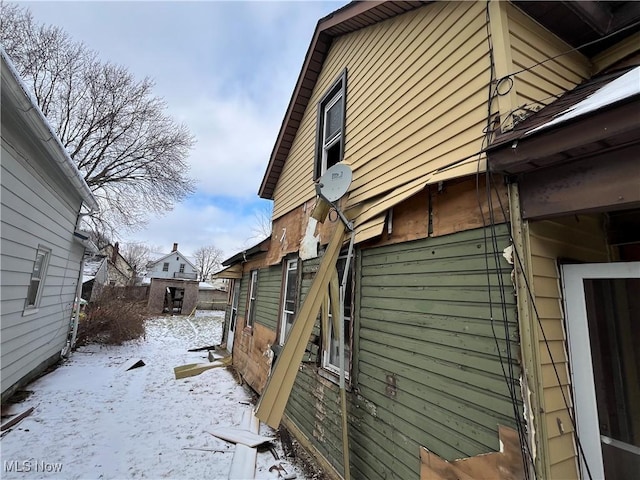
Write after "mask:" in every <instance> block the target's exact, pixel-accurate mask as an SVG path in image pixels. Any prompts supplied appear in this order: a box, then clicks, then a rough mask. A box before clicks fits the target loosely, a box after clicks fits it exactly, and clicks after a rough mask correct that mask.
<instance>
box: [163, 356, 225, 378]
mask: <svg viewBox="0 0 640 480" xmlns="http://www.w3.org/2000/svg"><path fill="white" fill-rule="evenodd" d="M230 363H231V357H225V358H223V359H222V360H219V361H215V362H208V363H189V364H187V365H180V366H178V367H173V374H174V375H175V377H176V380H178V379H180V378H186V377H193V376H195V375H200V374H201V373H202V372H204V371H206V370H210V369H212V368H218V367H226V366H227V365H229V364H230Z"/></svg>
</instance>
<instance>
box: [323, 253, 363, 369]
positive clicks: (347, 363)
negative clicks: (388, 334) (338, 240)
mask: <svg viewBox="0 0 640 480" xmlns="http://www.w3.org/2000/svg"><path fill="white" fill-rule="evenodd" d="M347 256H348V254H347V252H342V253H341V254H340V256H339V257H338V262H340V261H341V260H345V265H346V258H347ZM342 271H343V272H344V269H343V270H342ZM338 282H340V283H342V273H340V269H338ZM349 283H350V284H351V288H350V289H349V291H348V292H346V291H345V305H346V301H347V298H349V300H350V306H349V308H350V313H351V315H350V316H349V317H348V318H349V328H348V332H347V330H346V329H345V337H346V336H347V335H346V334H347V333H348V339H349V346H348V349H345V359H344V367H345V368H344V370H345V372H344V373H345V379H346V380H347V381H348V380H350V379H351V369H352V360H353V343H354V342H353V331H354V322H355V318H354V317H355V314H354V311H355V251H354V252H353V253H352V255H351V264H350V265H349V274H348V277H347V285H349ZM327 309H328V312H329V314H328V317H329V335H328V338H329V345H322V353H321V357H322V358H321V361H320V366H321V367H322V370H323V371H325V372H328V373H329V374H330V375H331V376H339V375H340V366H339V365H336V364H334V363H331V361H330V356H331V351H330V349H331V346H332V344H333V342H334V341H335V340H334V338H333V320H332V318H331V304H330V302H328V303H327ZM346 318H347V317H346V316H345V319H346Z"/></svg>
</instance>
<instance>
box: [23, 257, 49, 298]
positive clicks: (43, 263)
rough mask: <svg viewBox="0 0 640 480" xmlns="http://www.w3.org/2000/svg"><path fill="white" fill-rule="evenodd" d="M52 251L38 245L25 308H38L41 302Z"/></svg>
mask: <svg viewBox="0 0 640 480" xmlns="http://www.w3.org/2000/svg"><path fill="white" fill-rule="evenodd" d="M50 253H51V251H50V250H49V249H47V248H45V247H42V246H38V250H37V251H36V259H35V261H34V262H33V270H32V271H31V280H30V282H29V290H28V291H27V300H26V305H25V308H37V307H38V305H39V303H40V297H41V296H42V287H43V285H44V278H45V275H46V271H47V266H48V264H49V255H50Z"/></svg>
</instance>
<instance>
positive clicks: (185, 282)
mask: <svg viewBox="0 0 640 480" xmlns="http://www.w3.org/2000/svg"><path fill="white" fill-rule="evenodd" d="M146 277H147V278H148V279H149V281H150V287H149V301H148V308H149V310H150V311H151V313H171V314H174V313H175V314H189V313H191V312H192V311H193V310H195V308H196V306H197V303H198V290H199V289H198V285H199V282H198V280H197V279H198V270H197V268H196V266H195V265H194V264H193V263H192V262H191V261H190V260H189V259H188V258H187V257H186V256H185V255H183V254H182V253H180V252H179V251H178V244H177V243H174V244H173V248H172V249H171V253H169V254H167V255H163V256H161V257H160V258H157V259H156V260H153V261H151V262H149V263H148V264H147V274H146Z"/></svg>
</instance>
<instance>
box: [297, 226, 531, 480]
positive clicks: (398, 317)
mask: <svg viewBox="0 0 640 480" xmlns="http://www.w3.org/2000/svg"><path fill="white" fill-rule="evenodd" d="M496 234H497V235H496V241H497V246H498V257H499V262H500V267H499V270H496V268H495V263H494V257H493V250H492V249H491V247H489V251H487V249H486V248H485V240H484V237H485V235H486V236H487V239H488V240H487V242H488V244H487V245H491V240H490V239H491V235H492V232H491V231H490V229H488V228H487V229H486V230H483V229H475V230H468V231H464V232H460V233H455V234H451V235H444V236H442V237H439V238H428V239H423V240H417V241H414V242H405V243H401V244H396V245H388V246H383V247H376V248H368V249H363V250H361V251H360V254H359V256H358V261H357V267H356V272H357V273H356V277H355V282H356V312H357V314H356V323H355V326H354V329H355V331H354V339H355V341H356V344H355V346H354V359H353V361H354V370H353V372H352V374H353V377H352V383H351V390H350V392H348V404H349V405H348V412H349V429H350V430H349V432H350V445H351V461H352V475H353V476H354V478H368V479H377V478H401V479H404V478H419V470H420V460H419V454H418V452H419V447H420V446H424V447H426V448H427V449H429V450H430V451H432V452H434V453H435V454H437V455H439V456H441V457H443V458H445V459H448V460H453V459H456V458H461V457H468V456H475V455H480V454H483V453H488V452H491V451H499V450H500V445H499V441H498V430H497V426H498V425H505V426H509V427H514V426H515V421H514V416H515V414H514V408H515V410H516V411H517V412H518V413H517V414H518V415H519V416H520V417H521V416H522V405H521V400H520V398H519V391H520V386H519V376H520V370H519V367H518V365H517V362H518V359H517V355H518V354H517V353H516V352H518V348H519V347H518V344H517V341H518V340H517V339H518V328H517V323H516V318H515V299H514V296H513V294H512V293H511V292H512V287H511V285H512V284H511V278H510V272H511V267H510V266H509V265H508V264H507V263H506V261H505V260H504V259H503V257H502V249H503V248H505V247H507V246H508V245H509V236H508V230H507V228H506V225H504V224H503V225H499V226H497V227H496ZM485 255H489V260H488V261H489V270H490V278H491V285H492V287H491V290H489V288H488V287H487V284H488V280H487V271H486V268H487V266H486V263H485ZM317 264H318V259H314V260H312V261H307V262H304V265H303V279H302V296H303V297H304V295H305V294H306V292H307V291H308V287H309V285H310V283H311V281H312V278H313V274H314V272H315V269H317ZM498 276H499V277H500V280H501V281H502V283H503V284H504V285H505V289H504V290H503V293H507V295H506V297H505V299H504V303H505V311H506V314H507V321H508V325H509V335H508V337H509V339H510V343H509V345H510V348H511V352H512V355H513V356H515V357H516V358H513V359H512V367H513V370H512V372H513V377H512V378H511V379H510V383H511V386H512V387H513V388H514V390H515V395H516V397H518V398H517V404H516V406H515V407H514V405H513V404H512V402H511V398H510V394H509V391H508V388H507V383H506V382H505V379H504V377H503V373H502V367H501V363H500V356H499V354H498V352H497V349H496V342H497V343H498V344H499V347H500V354H501V355H502V356H503V357H506V354H507V348H506V347H507V342H506V338H507V335H506V334H505V330H504V326H503V322H502V308H501V291H500V288H499V283H498ZM489 298H492V302H493V304H492V305H491V306H490V305H489ZM492 314H493V318H494V327H495V336H496V338H494V333H493V328H492V322H491V318H492V317H491V315H492ZM318 334H319V325H316V329H315V330H314V335H312V337H311V338H312V340H311V342H310V345H309V346H308V354H309V355H308V356H307V358H306V359H305V361H303V365H302V367H301V370H300V371H299V372H298V374H297V377H296V382H295V385H294V390H293V392H292V394H291V396H290V398H289V402H288V404H287V407H286V412H285V414H286V416H287V417H288V419H289V420H290V421H292V422H293V423H294V424H295V425H296V427H298V428H299V429H300V431H301V432H302V433H303V434H304V435H305V436H306V437H307V438H308V439H310V440H311V442H312V444H313V446H314V447H315V448H316V449H317V450H318V451H319V452H320V453H321V454H322V455H323V456H325V457H326V458H327V459H328V460H329V461H330V463H331V464H332V465H333V466H334V467H335V468H336V470H337V471H342V465H341V461H342V451H341V426H340V403H339V396H338V388H337V385H336V384H335V383H334V381H331V378H332V377H331V376H330V375H328V374H327V373H326V372H325V371H324V370H322V369H321V368H320V367H319V366H318V363H319V356H318V355H317V351H318V347H319V346H318V345H316V344H314V342H315V341H316V340H317V338H319V335H318ZM314 352H315V353H314ZM504 366H505V370H506V371H507V372H508V371H509V369H508V366H507V365H506V361H505V365H504Z"/></svg>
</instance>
